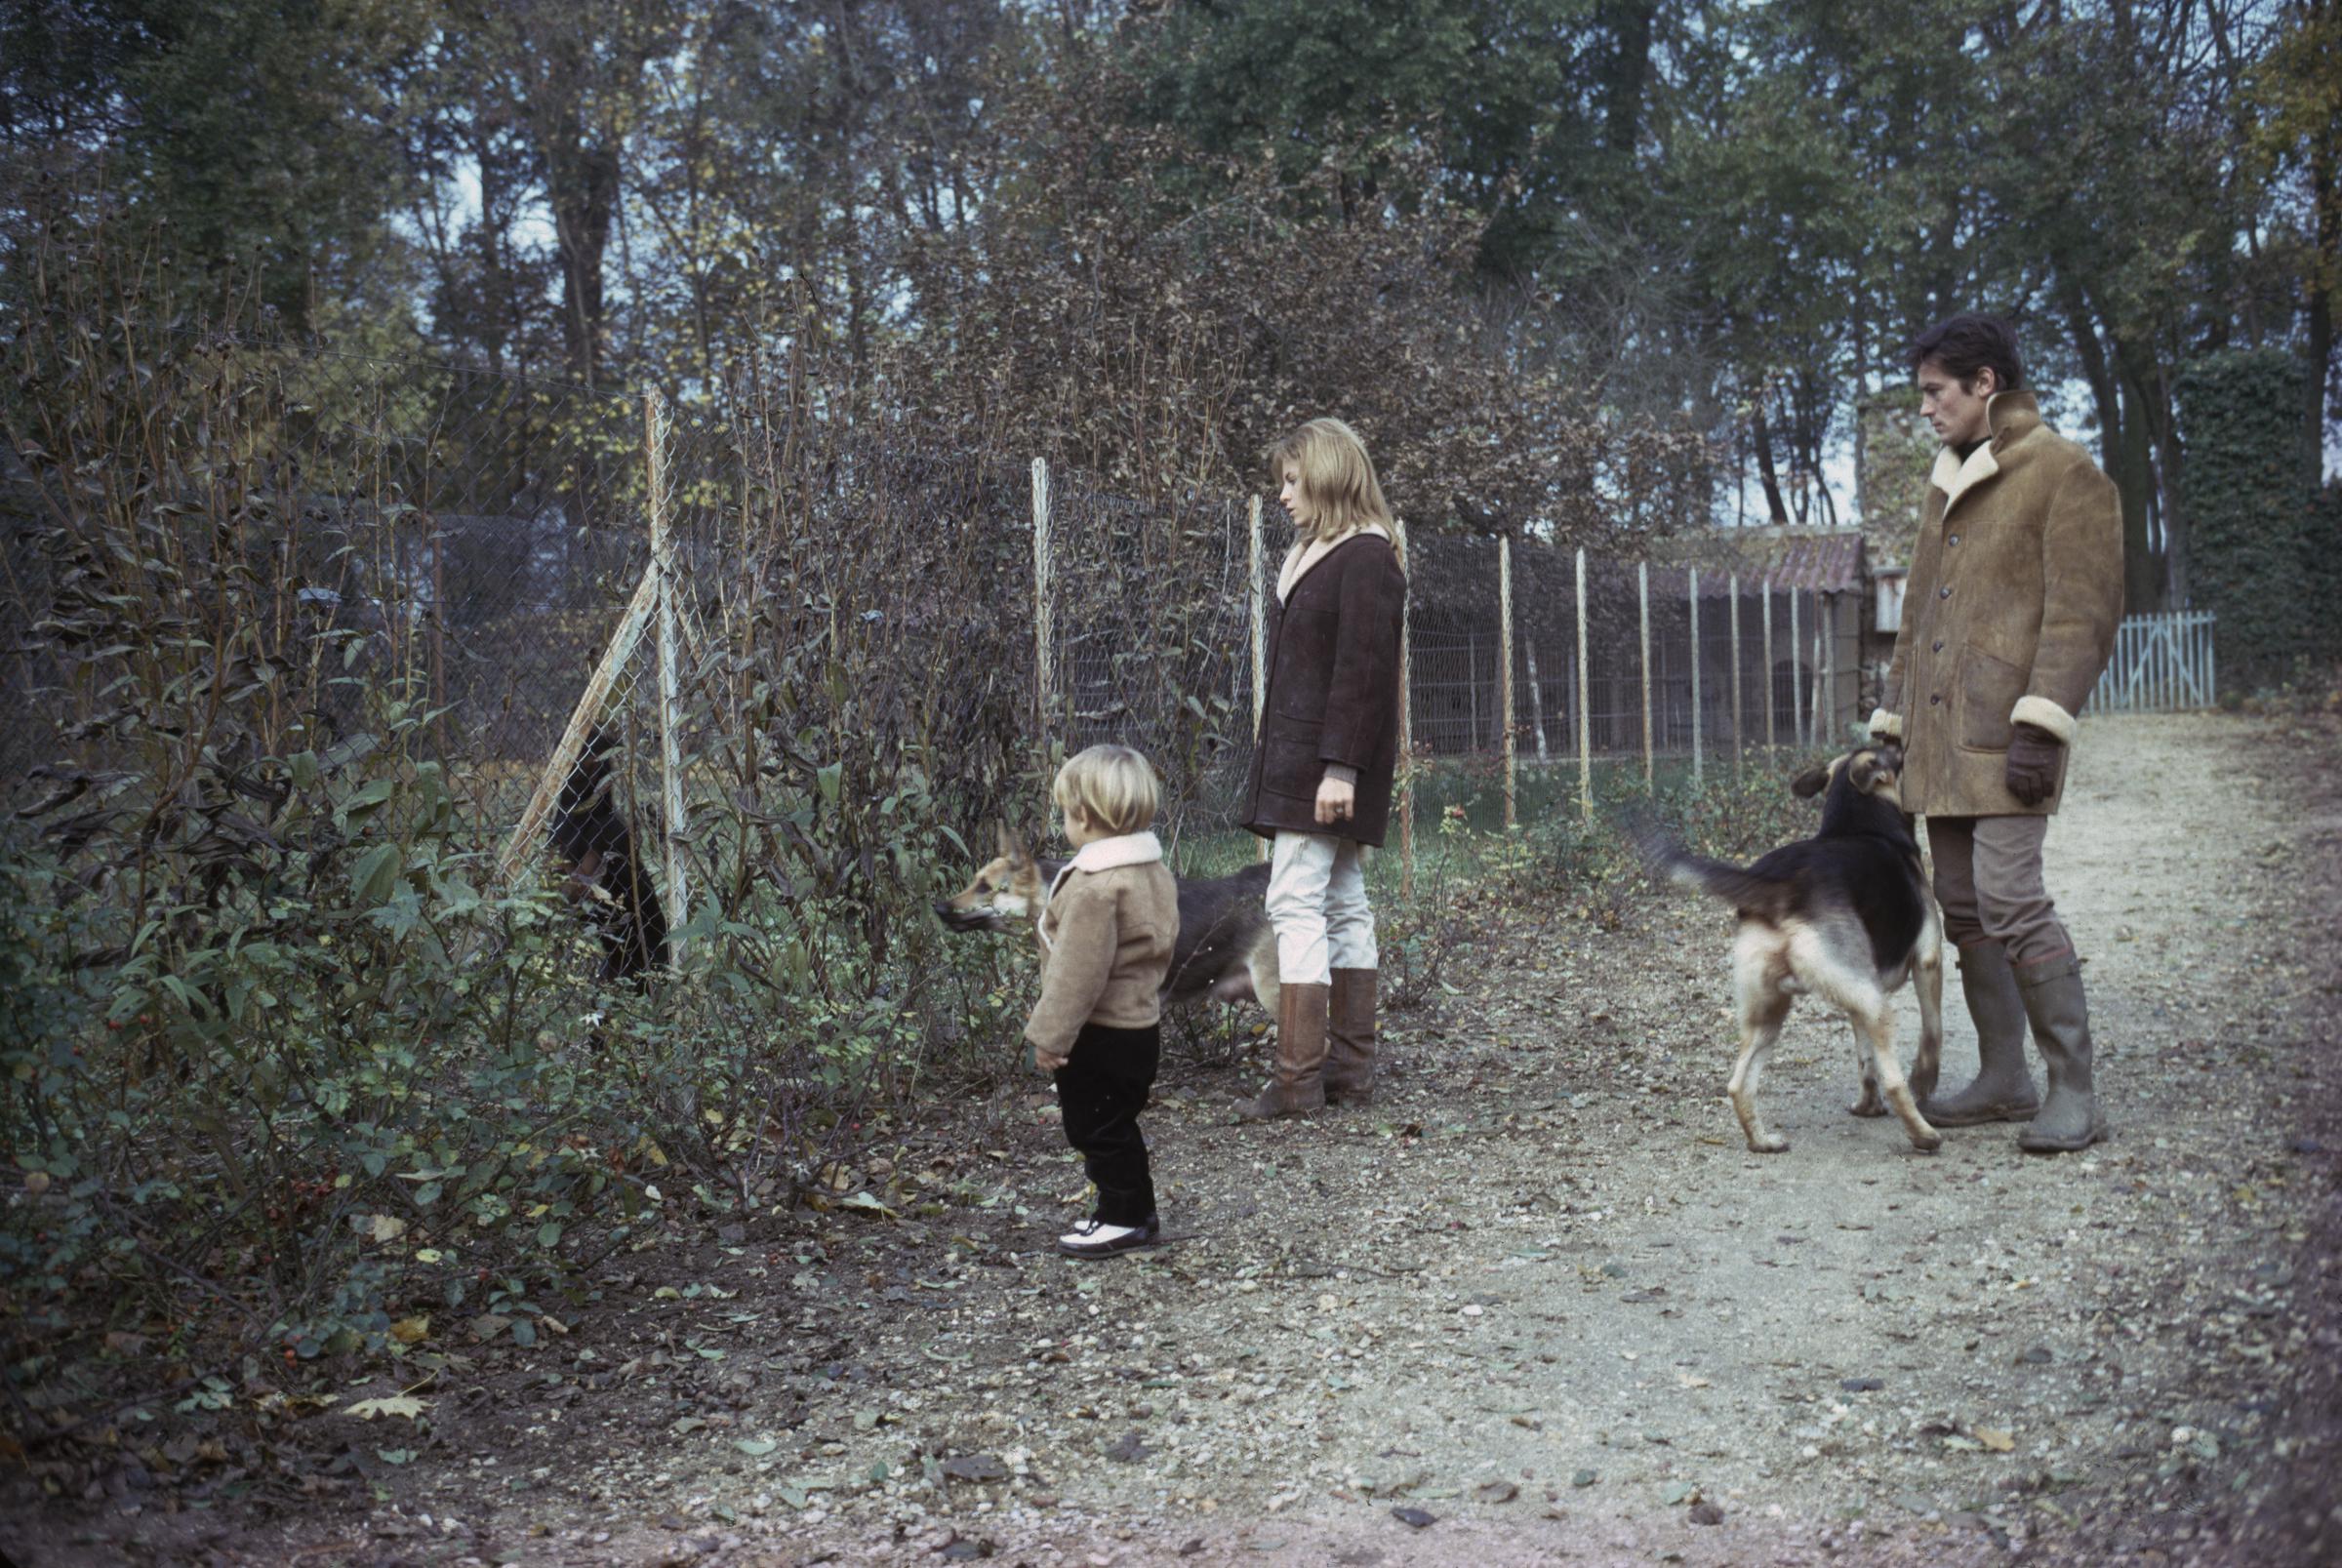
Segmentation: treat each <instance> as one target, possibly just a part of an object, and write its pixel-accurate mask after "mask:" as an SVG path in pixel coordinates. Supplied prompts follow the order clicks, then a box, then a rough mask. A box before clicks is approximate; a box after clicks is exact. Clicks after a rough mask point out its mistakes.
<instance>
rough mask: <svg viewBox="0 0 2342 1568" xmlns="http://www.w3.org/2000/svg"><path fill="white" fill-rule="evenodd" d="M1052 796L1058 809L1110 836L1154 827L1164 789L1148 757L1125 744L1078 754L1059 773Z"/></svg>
mask: <svg viewBox="0 0 2342 1568" xmlns="http://www.w3.org/2000/svg"><path fill="white" fill-rule="evenodd" d="M1049 794H1050V798H1052V799H1053V800H1055V801H1056V802H1057V806H1058V809H1059V810H1060V811H1063V812H1066V813H1068V814H1070V813H1072V812H1075V811H1079V812H1080V813H1081V814H1082V816H1084V817H1086V818H1088V819H1089V820H1090V821H1091V822H1093V823H1096V824H1098V825H1099V826H1100V827H1103V828H1105V829H1106V830H1107V831H1108V832H1109V833H1114V834H1121V833H1135V832H1138V831H1140V830H1141V829H1142V828H1145V827H1149V826H1151V825H1152V824H1153V822H1154V812H1155V808H1156V806H1158V805H1160V804H1161V802H1162V787H1161V786H1160V785H1159V784H1156V783H1155V780H1154V769H1153V768H1152V767H1151V766H1150V765H1149V763H1148V761H1147V759H1146V758H1145V757H1143V756H1141V755H1139V754H1138V753H1137V752H1136V751H1133V750H1132V749H1131V748H1130V747H1129V746H1126V745H1094V746H1091V747H1090V748H1089V749H1088V750H1086V751H1076V752H1075V753H1073V755H1071V756H1070V757H1068V758H1067V759H1066V765H1065V766H1064V767H1062V768H1060V769H1058V770H1057V782H1056V783H1055V784H1052V785H1050V787H1049Z"/></svg>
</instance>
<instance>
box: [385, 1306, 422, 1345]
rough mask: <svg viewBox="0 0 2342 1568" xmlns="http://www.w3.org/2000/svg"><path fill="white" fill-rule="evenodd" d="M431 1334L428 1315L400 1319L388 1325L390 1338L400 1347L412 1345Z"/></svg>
mask: <svg viewBox="0 0 2342 1568" xmlns="http://www.w3.org/2000/svg"><path fill="white" fill-rule="evenodd" d="M430 1332H431V1319H430V1314H429V1313H427V1312H426V1313H424V1314H423V1315H421V1316H419V1317H402V1318H400V1319H399V1320H398V1321H397V1322H395V1323H393V1324H391V1325H390V1337H391V1338H392V1339H394V1340H396V1341H397V1342H398V1343H399V1344H401V1345H414V1344H417V1343H418V1342H420V1341H421V1340H423V1339H424V1336H426V1335H428V1334H429V1333H430Z"/></svg>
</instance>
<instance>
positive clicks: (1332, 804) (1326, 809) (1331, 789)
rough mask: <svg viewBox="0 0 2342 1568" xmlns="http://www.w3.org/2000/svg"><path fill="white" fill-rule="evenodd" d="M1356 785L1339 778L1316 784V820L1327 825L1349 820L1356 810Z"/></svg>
mask: <svg viewBox="0 0 2342 1568" xmlns="http://www.w3.org/2000/svg"><path fill="white" fill-rule="evenodd" d="M1357 805H1358V786H1357V785H1356V784H1348V783H1345V782H1344V781H1342V780H1340V779H1327V780H1323V781H1321V782H1320V783H1319V784H1318V785H1317V821H1318V822H1319V823H1320V824H1324V825H1325V826H1327V827H1331V826H1333V825H1334V824H1336V823H1346V822H1348V821H1350V819H1351V814H1352V813H1353V812H1354V811H1356V810H1357Z"/></svg>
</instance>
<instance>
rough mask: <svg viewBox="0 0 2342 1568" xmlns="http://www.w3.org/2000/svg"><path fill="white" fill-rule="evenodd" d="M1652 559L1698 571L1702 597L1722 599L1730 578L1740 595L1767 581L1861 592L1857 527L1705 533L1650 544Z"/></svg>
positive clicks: (1785, 585) (1801, 589)
mask: <svg viewBox="0 0 2342 1568" xmlns="http://www.w3.org/2000/svg"><path fill="white" fill-rule="evenodd" d="M1651 559H1652V561H1653V562H1654V564H1655V563H1657V562H1659V561H1661V560H1664V561H1666V562H1668V563H1669V565H1670V566H1671V567H1672V568H1675V569H1677V570H1680V569H1682V568H1687V567H1694V566H1696V567H1698V568H1699V569H1700V597H1702V598H1711V597H1721V596H1722V595H1723V594H1724V592H1725V591H1726V590H1727V588H1728V586H1729V580H1730V578H1731V576H1732V575H1733V574H1735V573H1737V574H1738V575H1739V577H1740V583H1741V591H1742V592H1744V593H1745V592H1748V591H1750V590H1752V589H1754V588H1756V587H1757V586H1758V585H1760V584H1761V583H1764V582H1766V581H1768V580H1769V581H1770V582H1771V583H1772V585H1773V586H1774V587H1776V588H1782V589H1795V590H1797V592H1800V593H1859V592H1862V591H1863V588H1864V581H1863V579H1864V565H1865V562H1864V556H1863V537H1862V530H1860V529H1858V528H1714V529H1704V530H1701V531H1700V532H1697V533H1686V534H1674V535H1670V536H1667V537H1666V538H1664V539H1658V540H1653V541H1652V549H1651ZM1655 579H1656V574H1654V582H1655ZM1678 581H1679V580H1678Z"/></svg>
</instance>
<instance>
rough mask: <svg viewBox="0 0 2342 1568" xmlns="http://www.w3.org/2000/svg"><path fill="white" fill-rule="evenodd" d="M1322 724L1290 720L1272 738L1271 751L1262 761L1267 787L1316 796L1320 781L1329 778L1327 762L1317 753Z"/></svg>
mask: <svg viewBox="0 0 2342 1568" xmlns="http://www.w3.org/2000/svg"><path fill="white" fill-rule="evenodd" d="M1321 728H1322V726H1320V725H1316V724H1297V723H1292V722H1290V721H1288V722H1287V723H1285V724H1283V725H1280V726H1279V727H1278V728H1277V731H1276V733H1275V734H1273V735H1271V736H1270V737H1269V738H1268V741H1267V745H1268V755H1267V756H1266V757H1264V758H1263V759H1262V763H1261V787H1262V788H1263V789H1266V790H1268V791H1269V792H1270V793H1272V794H1277V795H1292V796H1297V797H1299V798H1301V799H1304V800H1313V799H1315V798H1316V795H1317V785H1318V784H1319V783H1320V782H1321V781H1323V779H1324V778H1325V764H1324V762H1322V761H1321V760H1319V758H1318V756H1317V736H1318V732H1319V730H1320V729H1321Z"/></svg>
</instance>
